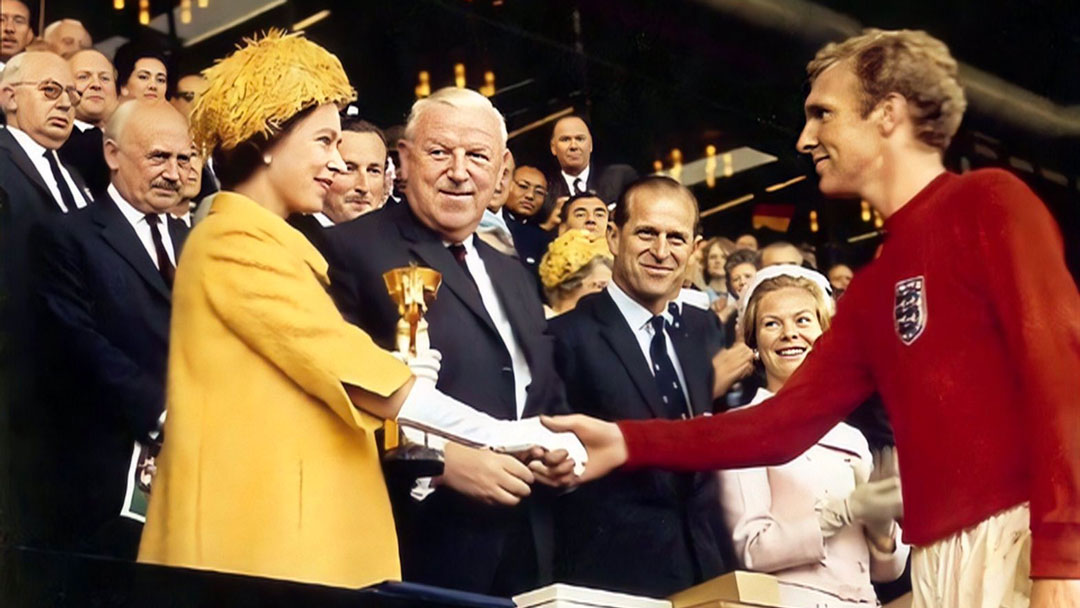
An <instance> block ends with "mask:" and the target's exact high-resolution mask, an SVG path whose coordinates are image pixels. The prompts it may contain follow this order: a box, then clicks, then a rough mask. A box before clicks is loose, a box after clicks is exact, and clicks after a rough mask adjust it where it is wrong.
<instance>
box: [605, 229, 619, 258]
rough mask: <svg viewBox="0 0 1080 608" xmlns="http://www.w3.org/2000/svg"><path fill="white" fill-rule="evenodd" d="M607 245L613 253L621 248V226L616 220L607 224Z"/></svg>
mask: <svg viewBox="0 0 1080 608" xmlns="http://www.w3.org/2000/svg"><path fill="white" fill-rule="evenodd" d="M605 236H606V237H607V246H608V249H609V250H610V251H611V253H612V255H614V254H615V252H616V251H618V250H619V236H620V233H619V227H618V226H616V225H615V222H608V225H607V234H606V235H605Z"/></svg>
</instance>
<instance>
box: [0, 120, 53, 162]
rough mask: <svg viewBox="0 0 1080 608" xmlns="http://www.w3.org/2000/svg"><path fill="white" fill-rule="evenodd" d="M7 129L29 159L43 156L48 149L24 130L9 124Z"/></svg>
mask: <svg viewBox="0 0 1080 608" xmlns="http://www.w3.org/2000/svg"><path fill="white" fill-rule="evenodd" d="M7 130H8V131H9V132H11V136H12V137H14V138H15V141H16V142H18V144H19V147H20V148H22V149H23V152H26V155H27V156H29V157H30V158H31V159H34V160H37V159H39V158H41V157H43V156H45V152H46V151H48V148H46V147H45V146H43V145H41V144H39V143H37V142H36V141H34V138H32V137H30V135H28V134H27V133H26V132H25V131H22V130H21V129H17V128H15V127H13V126H11V125H8V126H7Z"/></svg>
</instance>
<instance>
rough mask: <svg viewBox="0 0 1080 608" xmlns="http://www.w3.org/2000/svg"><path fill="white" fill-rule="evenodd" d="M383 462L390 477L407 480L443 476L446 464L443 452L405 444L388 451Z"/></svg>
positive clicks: (416, 444)
mask: <svg viewBox="0 0 1080 608" xmlns="http://www.w3.org/2000/svg"><path fill="white" fill-rule="evenodd" d="M382 461H383V469H384V471H385V472H386V473H387V474H388V475H395V476H403V477H406V478H420V477H438V476H439V475H442V474H443V468H444V464H445V463H444V460H443V453H442V451H441V450H436V449H435V448H431V447H427V446H424V445H421V444H418V443H405V444H403V445H399V446H398V447H396V448H392V449H389V450H386V453H384V454H383V458H382Z"/></svg>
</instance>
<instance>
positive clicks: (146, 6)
mask: <svg viewBox="0 0 1080 608" xmlns="http://www.w3.org/2000/svg"><path fill="white" fill-rule="evenodd" d="M139 23H141V24H143V25H150V0H139Z"/></svg>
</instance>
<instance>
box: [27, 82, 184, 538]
mask: <svg viewBox="0 0 1080 608" xmlns="http://www.w3.org/2000/svg"><path fill="white" fill-rule="evenodd" d="M104 150H105V159H106V162H108V164H109V168H110V169H111V173H112V180H111V185H110V186H109V188H108V190H107V193H106V195H105V196H103V197H102V198H99V199H98V200H96V201H95V203H94V204H93V205H90V206H89V207H88V208H86V209H83V210H80V211H77V212H75V213H73V214H71V215H70V216H69V217H64V218H63V220H64V221H55V220H54V221H49V222H46V223H44V224H40V225H38V226H37V227H35V228H34V230H33V232H32V234H31V245H32V246H31V252H32V257H31V264H32V274H33V277H34V281H35V284H36V289H35V294H36V305H35V307H34V311H35V315H36V316H37V317H38V323H37V327H38V328H39V332H38V337H37V338H38V347H37V354H38V356H39V364H38V366H37V380H38V385H37V394H38V395H39V399H38V400H37V403H36V405H35V409H36V410H38V411H37V415H36V416H32V419H33V420H34V422H35V423H36V424H37V427H36V428H37V429H38V430H39V431H41V432H42V433H41V434H42V436H43V437H42V438H43V439H44V440H45V441H46V442H47V444H46V449H47V453H45V454H44V457H43V458H42V459H41V460H36V461H35V462H36V463H38V465H39V466H38V467H37V468H36V470H31V471H27V473H28V474H30V475H32V476H33V477H35V478H36V479H37V481H38V483H37V486H39V487H44V488H50V489H51V492H49V493H48V494H47V495H44V496H38V497H37V498H39V499H43V500H44V502H43V503H38V504H36V505H34V506H37V507H38V508H40V510H41V511H40V512H41V514H42V515H43V516H44V517H45V518H46V519H45V520H44V522H43V523H46V524H48V525H47V528H48V532H49V533H50V534H48V535H47V536H46V537H45V538H44V540H46V541H48V542H51V543H55V545H56V546H59V547H63V548H66V549H70V550H80V551H88V552H92V553H100V554H105V555H111V556H115V557H120V558H127V559H134V557H135V555H136V552H137V550H138V542H139V534H140V533H141V528H142V525H141V523H140V522H139V521H137V520H136V519H132V518H125V517H121V510H122V509H123V507H124V503H125V492H126V490H127V488H128V484H129V482H132V481H133V480H132V475H131V473H130V472H129V467H130V466H131V465H132V460H133V452H134V451H135V449H136V442H140V443H142V444H143V445H152V444H153V443H154V441H155V440H156V439H158V438H159V437H158V434H159V432H160V428H161V424H162V423H163V422H164V410H165V368H166V357H167V354H168V337H169V315H170V306H171V290H172V279H173V276H174V274H175V267H176V266H175V265H176V261H177V259H178V258H179V255H178V253H179V251H180V246H181V243H182V241H183V238H184V236H185V235H186V231H183V230H181V231H176V232H173V231H170V230H169V228H168V227H167V226H168V222H167V221H166V219H167V217H168V215H167V211H168V210H169V209H170V208H171V207H173V206H175V205H176V203H177V202H178V201H179V199H180V188H181V185H182V182H183V179H184V176H185V174H186V170H187V168H188V167H189V163H190V159H191V154H192V151H193V146H192V142H191V137H190V134H189V133H188V126H187V121H186V120H185V119H184V117H183V116H182V115H181V114H180V113H179V112H177V111H176V110H175V109H173V108H172V106H169V105H168V104H162V103H152V102H144V101H134V102H128V103H125V104H123V105H121V106H120V108H118V109H117V111H116V112H115V114H114V115H113V117H112V118H111V119H110V121H109V123H108V126H107V127H106V132H105V145H104ZM174 230H175V228H174ZM38 455H39V456H42V454H41V453H40V452H39V453H38ZM42 462H47V463H49V465H51V466H44V467H43V466H40V463H42Z"/></svg>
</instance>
